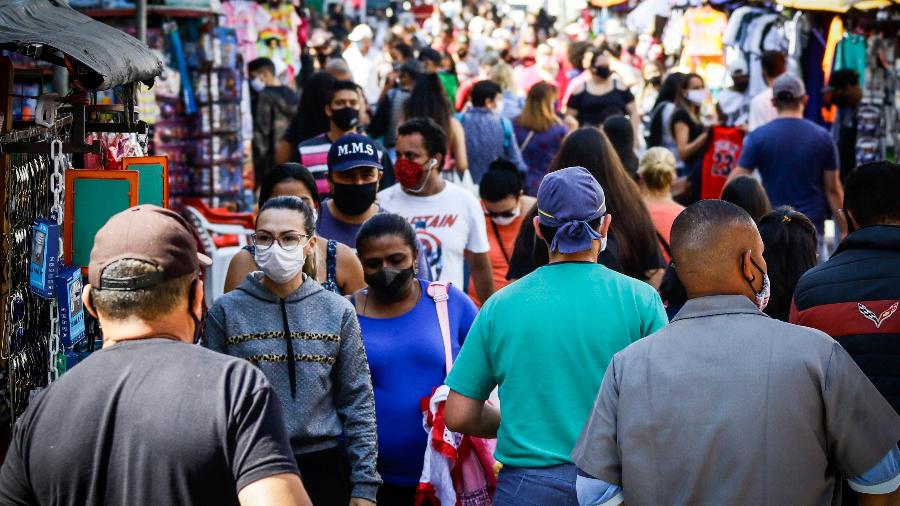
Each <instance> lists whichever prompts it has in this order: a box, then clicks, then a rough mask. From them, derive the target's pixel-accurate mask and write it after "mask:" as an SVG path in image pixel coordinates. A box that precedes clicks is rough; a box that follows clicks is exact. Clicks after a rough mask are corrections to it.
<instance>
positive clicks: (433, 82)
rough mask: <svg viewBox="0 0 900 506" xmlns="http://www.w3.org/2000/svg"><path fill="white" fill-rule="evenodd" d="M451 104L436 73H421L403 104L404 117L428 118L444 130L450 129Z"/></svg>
mask: <svg viewBox="0 0 900 506" xmlns="http://www.w3.org/2000/svg"><path fill="white" fill-rule="evenodd" d="M453 111H454V109H453V106H452V105H451V103H450V99H449V98H448V97H447V92H446V91H445V90H444V85H442V84H441V79H440V78H439V77H438V76H437V74H422V75H420V76H419V77H418V78H417V79H416V83H415V85H413V89H412V91H411V92H410V94H409V98H408V99H406V103H405V104H404V105H403V114H404V116H405V117H406V118H430V119H432V120H434V122H435V123H437V124H438V125H439V126H440V127H441V128H442V129H443V130H444V132H449V131H450V123H451V118H452V117H453Z"/></svg>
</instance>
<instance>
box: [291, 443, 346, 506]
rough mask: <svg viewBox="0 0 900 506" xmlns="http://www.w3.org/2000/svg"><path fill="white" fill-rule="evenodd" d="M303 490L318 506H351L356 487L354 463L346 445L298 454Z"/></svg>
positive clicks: (296, 456)
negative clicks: (351, 480) (351, 479)
mask: <svg viewBox="0 0 900 506" xmlns="http://www.w3.org/2000/svg"><path fill="white" fill-rule="evenodd" d="M294 458H295V459H296V460H297V466H298V467H299V468H300V477H301V479H302V480H303V487H304V488H306V493H307V494H309V498H310V499H311V500H312V503H313V504H314V505H315V506H347V505H348V504H350V494H351V493H352V492H353V485H352V483H351V482H350V460H349V459H348V458H347V452H346V451H345V450H344V447H343V446H337V447H335V448H329V449H327V450H322V451H318V452H312V453H304V454H302V455H294Z"/></svg>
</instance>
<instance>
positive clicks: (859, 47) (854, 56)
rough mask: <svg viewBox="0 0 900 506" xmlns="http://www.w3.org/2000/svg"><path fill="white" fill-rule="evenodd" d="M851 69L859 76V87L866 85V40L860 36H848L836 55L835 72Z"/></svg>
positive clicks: (841, 42) (839, 44)
mask: <svg viewBox="0 0 900 506" xmlns="http://www.w3.org/2000/svg"><path fill="white" fill-rule="evenodd" d="M841 69H851V70H855V71H856V73H857V74H859V85H860V86H864V85H865V77H866V38H865V37H863V36H862V35H859V34H850V35H846V36H845V37H844V38H843V39H841V41H840V42H839V43H838V45H837V48H836V49H835V53H834V66H833V70H841Z"/></svg>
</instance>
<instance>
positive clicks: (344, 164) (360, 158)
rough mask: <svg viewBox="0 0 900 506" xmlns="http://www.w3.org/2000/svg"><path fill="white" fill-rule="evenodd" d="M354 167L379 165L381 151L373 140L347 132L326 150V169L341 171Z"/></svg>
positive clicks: (378, 167)
mask: <svg viewBox="0 0 900 506" xmlns="http://www.w3.org/2000/svg"><path fill="white" fill-rule="evenodd" d="M356 167H375V168H376V169H378V170H384V167H382V166H381V151H379V149H378V145H377V144H375V141H373V140H372V139H370V138H368V137H366V136H365V135H360V134H357V133H349V134H346V135H344V136H343V137H341V138H340V139H338V140H337V141H335V142H334V144H332V145H331V149H329V150H328V171H329V172H343V171H345V170H350V169H355V168H356Z"/></svg>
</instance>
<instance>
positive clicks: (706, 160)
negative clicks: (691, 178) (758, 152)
mask: <svg viewBox="0 0 900 506" xmlns="http://www.w3.org/2000/svg"><path fill="white" fill-rule="evenodd" d="M743 144H744V133H743V132H741V131H740V130H738V129H737V128H733V127H720V126H717V127H713V129H712V142H711V143H710V144H709V146H710V147H709V149H707V151H706V155H705V156H704V157H703V179H702V181H701V183H700V198H701V199H717V198H719V197H721V196H722V188H724V187H725V181H727V180H728V175H729V174H731V171H732V170H734V168H735V167H737V162H738V158H740V156H741V147H742V146H743Z"/></svg>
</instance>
